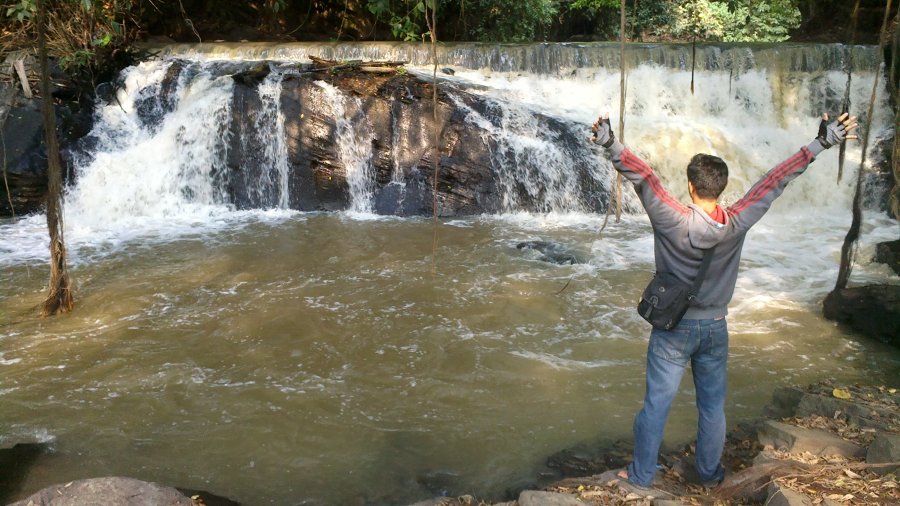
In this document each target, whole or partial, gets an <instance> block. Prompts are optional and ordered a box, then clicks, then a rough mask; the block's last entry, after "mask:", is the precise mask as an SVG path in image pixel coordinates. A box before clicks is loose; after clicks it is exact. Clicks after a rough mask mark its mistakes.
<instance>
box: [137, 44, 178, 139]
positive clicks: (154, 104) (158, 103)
mask: <svg viewBox="0 0 900 506" xmlns="http://www.w3.org/2000/svg"><path fill="white" fill-rule="evenodd" d="M183 70H184V63H183V62H182V61H181V60H174V61H172V63H171V64H170V65H169V68H168V69H167V70H166V75H165V77H163V79H162V81H161V82H160V83H159V86H148V87H146V88H144V89H142V90H141V92H140V94H139V95H138V97H137V98H135V100H134V108H135V111H136V112H137V115H138V118H140V120H141V122H142V123H143V124H144V126H146V127H147V128H148V129H149V130H151V131H155V130H157V129H158V128H159V126H160V125H161V124H162V122H163V120H164V119H165V117H166V114H168V113H170V112H172V111H174V110H175V107H176V106H177V105H178V101H177V95H176V93H175V92H176V91H177V89H178V81H179V77H180V76H181V72H182V71H183Z"/></svg>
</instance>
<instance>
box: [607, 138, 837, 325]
mask: <svg viewBox="0 0 900 506" xmlns="http://www.w3.org/2000/svg"><path fill="white" fill-rule="evenodd" d="M824 149H825V148H824V147H822V145H821V144H820V143H819V142H818V141H816V140H814V141H813V142H811V143H810V144H809V145H808V146H806V147H803V148H801V149H800V151H798V152H797V153H796V154H794V155H793V156H791V157H790V158H788V159H787V160H785V161H783V162H781V163H780V164H778V166H776V167H775V168H774V169H772V170H770V171H769V172H768V173H766V175H765V176H763V177H762V179H760V180H759V181H758V182H757V183H756V184H755V185H753V187H752V188H750V191H748V192H747V194H746V195H744V197H743V198H741V199H740V200H739V201H737V202H736V203H735V204H734V205H733V206H731V207H728V208H727V209H724V211H725V213H724V214H725V217H726V218H725V223H724V224H722V223H718V222H716V221H715V220H713V219H712V218H711V217H710V216H709V215H708V214H707V213H706V211H704V210H703V209H701V208H700V207H698V206H696V205H694V204H690V205H684V204H682V203H681V202H679V201H678V200H677V199H675V198H674V197H673V196H672V195H671V194H670V193H669V192H668V191H666V189H665V188H663V185H662V182H661V181H660V179H659V177H657V175H656V174H655V173H654V172H653V169H651V168H650V166H649V165H647V163H646V162H644V161H643V160H641V159H640V158H638V157H637V156H635V155H634V153H632V152H631V151H630V150H629V149H628V148H626V147H625V146H624V145H622V143H620V142H619V141H618V140H616V141H615V143H614V144H613V145H612V146H610V148H609V152H610V155H611V156H612V161H613V165H614V166H615V168H616V170H617V171H619V172H621V173H622V175H623V176H624V177H625V178H626V179H628V181H630V182H631V183H632V184H633V185H634V189H635V191H636V192H637V194H638V197H639V198H640V199H641V202H642V203H643V205H644V209H646V210H647V215H649V216H650V223H651V224H652V225H653V236H654V241H653V244H654V255H655V258H656V270H657V272H670V273H672V274H674V275H675V276H676V277H677V278H678V279H679V280H681V281H683V282H685V283H687V284H690V283H692V282H693V281H694V277H695V276H696V275H697V272H698V271H699V270H700V263H701V261H702V260H703V250H705V249H709V248H711V247H713V246H716V251H715V253H714V255H713V259H712V263H711V264H710V266H709V271H708V272H707V274H706V277H705V278H704V280H703V284H702V285H701V286H700V291H699V293H698V295H697V299H696V301H695V302H694V304H693V305H692V306H691V308H690V309H688V312H687V314H685V315H684V317H685V318H686V319H709V318H722V317H724V316H725V315H726V314H728V303H729V302H730V301H731V297H732V295H734V285H735V282H736V281H737V274H738V266H739V264H740V261H741V248H743V246H744V237H745V236H746V235H747V231H748V230H750V227H752V226H753V225H754V224H756V222H758V221H759V220H760V218H762V217H763V215H764V214H765V213H766V211H768V210H769V207H770V206H771V205H772V202H773V201H774V200H775V199H776V198H778V196H779V195H781V193H782V192H783V191H784V189H785V187H786V186H787V184H788V183H790V182H791V181H792V180H794V178H796V177H797V176H799V175H800V174H802V173H803V172H804V171H805V170H806V167H807V166H809V164H810V162H812V161H813V159H814V158H815V156H816V155H818V154H819V153H820V152H822V151H823V150H824Z"/></svg>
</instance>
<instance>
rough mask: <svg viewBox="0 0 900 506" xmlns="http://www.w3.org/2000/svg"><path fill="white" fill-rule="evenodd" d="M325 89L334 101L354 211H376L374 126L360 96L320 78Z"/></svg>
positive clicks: (341, 150)
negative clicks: (373, 158)
mask: <svg viewBox="0 0 900 506" xmlns="http://www.w3.org/2000/svg"><path fill="white" fill-rule="evenodd" d="M316 84H317V85H319V86H320V87H321V88H322V89H323V90H324V91H325V97H326V99H327V100H328V103H329V104H330V105H331V110H332V113H333V117H334V122H335V137H336V140H337V146H338V158H339V159H340V161H341V164H342V165H343V167H344V171H345V172H346V175H347V184H348V186H349V187H350V209H349V211H350V212H352V213H359V214H370V213H372V198H373V194H372V192H373V191H374V187H375V181H374V174H373V173H372V146H371V143H370V139H371V138H372V133H371V129H370V128H369V126H368V124H367V123H366V118H365V116H364V115H363V114H362V113H361V110H362V108H361V104H360V101H359V99H358V98H356V97H346V96H344V95H343V94H342V93H341V92H340V90H338V89H337V88H335V87H334V86H332V85H330V84H328V83H325V82H323V81H316ZM348 109H349V110H348Z"/></svg>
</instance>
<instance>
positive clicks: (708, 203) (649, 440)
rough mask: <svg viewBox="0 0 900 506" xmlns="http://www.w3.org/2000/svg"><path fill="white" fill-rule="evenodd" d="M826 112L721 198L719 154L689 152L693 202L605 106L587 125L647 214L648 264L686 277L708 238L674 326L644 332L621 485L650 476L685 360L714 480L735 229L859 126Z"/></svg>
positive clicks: (705, 467) (639, 483) (703, 471)
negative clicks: (620, 132) (812, 133)
mask: <svg viewBox="0 0 900 506" xmlns="http://www.w3.org/2000/svg"><path fill="white" fill-rule="evenodd" d="M827 120H828V115H827V114H824V115H823V116H822V121H821V123H820V125H819V134H818V136H817V137H816V138H815V139H814V140H813V141H812V142H811V143H809V145H807V146H805V147H803V148H801V149H800V151H798V152H797V153H796V154H794V155H793V156H791V157H790V158H788V159H787V160H785V161H784V162H782V163H781V164H779V165H778V166H777V167H775V168H774V169H772V170H771V171H769V172H768V173H767V174H766V175H765V176H763V178H762V179H760V180H759V182H757V183H756V184H755V185H753V187H752V188H750V191H748V192H747V194H746V195H744V197H743V198H742V199H740V200H739V201H737V202H736V203H735V204H734V205H732V206H731V207H728V208H723V207H722V206H721V205H719V203H718V198H719V195H721V194H722V191H723V190H724V189H725V185H726V184H727V183H728V166H727V165H726V164H725V162H724V161H723V160H722V159H721V158H719V157H717V156H712V155H707V154H702V153H701V154H697V155H695V156H694V157H693V158H692V159H691V161H690V163H689V164H688V166H687V178H688V193H689V194H690V197H691V201H692V203H691V204H689V205H684V204H682V203H681V202H679V201H678V200H676V199H675V198H674V197H672V195H670V194H669V192H668V191H666V189H665V188H663V185H662V183H661V182H660V180H659V178H658V177H657V176H656V174H655V173H654V172H653V170H652V169H651V168H650V167H649V166H648V165H647V164H646V163H645V162H644V161H642V160H641V159H640V158H638V157H637V156H635V155H634V154H633V153H632V152H631V151H630V150H628V148H626V147H625V146H624V145H622V143H620V142H619V141H618V140H616V138H615V136H614V135H613V132H612V129H611V127H610V124H609V117H608V115H604V116H603V117H601V118H600V120H598V122H597V123H595V124H594V125H593V128H592V129H591V131H592V132H593V136H592V140H593V141H594V142H595V143H597V144H600V145H602V146H603V147H605V148H607V150H608V151H609V153H610V155H611V158H612V162H613V165H614V166H615V168H616V170H617V171H619V172H620V173H622V175H623V176H624V177H625V178H627V179H628V181H630V182H631V183H632V184H633V185H634V189H635V191H636V192H637V194H638V197H639V198H640V200H641V203H642V204H643V205H644V209H645V210H646V211H647V215H648V216H649V217H650V223H651V225H652V226H653V237H654V241H653V243H654V255H655V258H656V271H657V272H669V273H672V274H674V275H675V276H676V277H677V278H678V279H679V280H680V281H682V282H684V283H686V284H688V285H690V284H691V283H692V282H693V280H694V277H695V276H696V275H697V273H698V271H699V270H700V264H701V261H702V259H703V252H704V250H707V249H710V248H712V247H715V248H716V249H715V251H714V252H713V256H712V261H711V263H710V266H709V270H708V272H707V275H706V277H705V278H704V279H703V284H702V285H701V286H700V290H699V293H698V294H697V297H696V299H695V300H694V302H693V303H692V305H691V307H690V308H689V309H688V311H687V313H686V314H685V315H684V318H683V319H682V320H681V322H680V323H679V324H678V326H677V327H675V328H673V329H672V330H669V331H666V330H660V329H657V328H654V329H653V330H652V331H651V333H650V343H649V346H648V349H647V373H646V379H647V386H646V393H645V396H644V406H643V408H642V409H641V411H640V412H639V413H638V414H637V415H636V416H635V420H634V458H633V461H632V463H631V464H630V465H629V466H628V468H627V469H626V470H622V471H621V472H619V474H618V477H619V478H621V479H623V480H627V485H630V486H631V487H630V488H636V489H639V490H647V489H649V487H650V486H651V484H652V483H653V478H654V475H655V473H656V463H657V458H658V456H659V447H660V444H661V443H662V437H663V429H664V428H665V424H666V418H667V417H668V415H669V408H670V406H671V405H672V400H673V399H674V397H675V393H676V391H677V390H678V385H679V383H680V382H681V377H682V375H683V373H684V370H685V368H686V367H687V365H688V363H690V365H691V372H692V373H693V379H694V388H695V390H696V393H697V411H698V424H697V425H698V428H697V447H696V455H695V464H696V470H697V473H698V475H699V479H700V481H701V483H702V484H703V485H705V486H710V487H711V486H715V485H717V484H718V483H719V482H721V481H722V478H723V477H724V474H725V473H724V469H723V468H722V464H721V462H720V461H721V457H722V450H723V448H724V445H725V389H726V363H727V359H728V328H727V324H726V322H725V315H726V314H727V313H728V302H729V301H730V300H731V297H732V295H733V294H734V285H735V282H736V281H737V273H738V264H739V263H740V257H741V248H742V247H743V245H744V237H745V236H746V234H747V231H748V230H749V229H750V227H752V226H753V225H754V224H755V223H756V222H758V221H759V220H760V218H762V216H763V215H764V214H765V213H766V211H767V210H768V209H769V207H770V206H771V205H772V202H773V201H774V200H775V199H776V198H777V197H778V196H779V195H781V193H782V192H783V191H784V189H785V187H786V186H787V184H788V183H789V182H791V181H792V180H793V179H794V178H796V177H797V176H799V175H800V174H802V173H803V172H804V171H805V170H806V168H807V166H808V165H809V164H810V163H811V162H812V161H813V159H814V158H815V156H816V155H818V154H819V153H821V152H822V151H824V150H826V149H828V148H830V147H831V146H833V145H835V144H839V143H841V142H844V140H846V139H856V138H857V136H856V135H850V134H849V132H850V131H852V130H853V129H854V128H856V127H857V126H858V124H857V123H856V118H854V117H850V116H849V115H848V114H846V113H845V114H843V115H841V116H840V117H839V118H838V119H837V121H834V122H832V123H831V124H828V121H827Z"/></svg>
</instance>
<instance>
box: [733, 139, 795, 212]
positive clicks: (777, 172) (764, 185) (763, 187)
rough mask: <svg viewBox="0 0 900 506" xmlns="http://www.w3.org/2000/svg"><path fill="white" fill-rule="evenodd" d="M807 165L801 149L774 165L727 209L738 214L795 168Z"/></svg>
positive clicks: (763, 195) (757, 200)
mask: <svg viewBox="0 0 900 506" xmlns="http://www.w3.org/2000/svg"><path fill="white" fill-rule="evenodd" d="M806 165H807V157H806V152H805V151H803V150H801V151H799V152H798V153H797V154H795V155H794V156H792V157H790V158H788V159H787V160H785V161H784V162H783V163H782V164H781V165H779V166H778V167H775V169H774V170H772V171H771V172H770V173H769V175H768V176H766V177H765V178H764V179H763V180H762V181H760V184H759V185H757V186H756V188H755V189H754V190H753V191H752V192H751V193H750V194H748V195H747V196H746V197H744V198H743V199H741V200H739V201H738V202H737V203H735V205H733V206H731V207H730V208H729V209H728V210H729V211H731V214H738V213H740V212H741V211H743V210H744V209H747V208H748V207H750V206H751V205H753V204H754V203H756V202H759V201H760V200H761V199H762V198H763V197H765V196H766V194H767V193H769V192H770V191H772V189H773V188H775V186H777V185H778V183H779V182H781V180H782V179H784V178H785V177H787V176H788V175H790V174H791V173H792V172H794V171H795V170H797V169H799V168H801V167H805V166H806Z"/></svg>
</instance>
